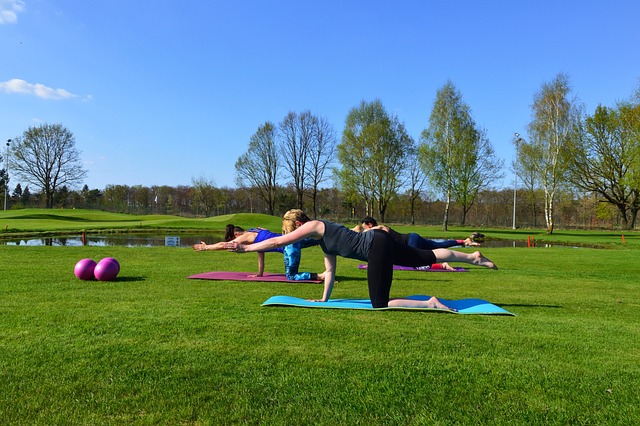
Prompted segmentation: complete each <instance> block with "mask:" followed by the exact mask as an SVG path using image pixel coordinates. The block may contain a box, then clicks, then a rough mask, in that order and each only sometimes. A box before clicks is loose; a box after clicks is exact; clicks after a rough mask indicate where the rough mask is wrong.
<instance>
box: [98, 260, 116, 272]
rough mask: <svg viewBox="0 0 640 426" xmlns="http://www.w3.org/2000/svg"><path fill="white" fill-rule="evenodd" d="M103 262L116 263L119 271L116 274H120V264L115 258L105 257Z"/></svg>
mask: <svg viewBox="0 0 640 426" xmlns="http://www.w3.org/2000/svg"><path fill="white" fill-rule="evenodd" d="M102 261H105V262H107V261H109V262H112V263H115V264H116V267H117V268H116V269H117V270H118V272H116V274H119V273H120V262H118V261H117V260H116V259H115V258H113V257H105V258H104V259H102V260H101V262H102Z"/></svg>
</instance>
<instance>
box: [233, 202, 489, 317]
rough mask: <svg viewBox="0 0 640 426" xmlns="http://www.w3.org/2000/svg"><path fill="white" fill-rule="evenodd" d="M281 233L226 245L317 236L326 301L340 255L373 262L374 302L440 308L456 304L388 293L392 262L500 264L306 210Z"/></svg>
mask: <svg viewBox="0 0 640 426" xmlns="http://www.w3.org/2000/svg"><path fill="white" fill-rule="evenodd" d="M282 233H283V235H282V236H280V237H274V238H270V239H268V240H265V241H262V242H261V243H257V244H251V245H243V244H242V243H240V242H237V241H232V242H229V243H226V244H225V246H226V247H227V249H228V250H229V251H233V252H237V253H245V252H250V251H260V250H269V249H275V248H278V247H282V246H284V245H287V244H291V243H294V242H296V241H301V240H303V239H305V238H312V239H314V240H318V241H319V244H320V247H322V251H323V252H324V264H325V272H324V292H323V294H322V299H319V300H316V301H317V302H326V301H328V300H329V297H330V296H331V291H332V290H333V284H334V280H335V272H336V271H335V269H336V256H342V257H346V258H350V259H358V260H360V261H366V262H368V263H369V265H368V268H367V280H368V286H369V297H370V299H371V305H372V306H373V307H374V308H384V307H387V306H392V307H408V308H439V309H445V310H453V309H451V308H449V307H447V306H445V305H444V304H443V303H442V302H440V301H439V300H438V299H437V298H436V297H432V298H430V299H429V300H412V299H407V298H394V299H390V298H389V292H390V289H391V282H392V279H393V265H394V264H396V265H402V266H414V267H416V266H423V265H431V264H434V263H437V262H464V263H470V264H473V265H478V266H485V267H488V268H493V269H498V268H497V267H496V266H495V265H494V263H493V262H491V261H490V260H489V259H487V258H486V257H484V256H483V255H482V254H481V253H480V252H474V253H471V254H468V253H460V252H455V251H451V250H448V249H435V250H420V249H416V248H413V247H409V246H408V245H406V244H400V243H398V242H397V241H395V240H393V239H392V238H391V237H390V236H389V234H388V233H387V232H385V231H383V230H373V231H371V232H365V233H358V232H355V231H352V230H351V229H348V228H346V227H344V226H342V225H339V224H337V223H333V222H329V221H326V220H311V219H309V217H308V216H307V215H306V214H305V213H304V212H303V211H302V210H289V211H288V212H287V213H285V215H284V217H283V220H282Z"/></svg>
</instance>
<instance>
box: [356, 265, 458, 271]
mask: <svg viewBox="0 0 640 426" xmlns="http://www.w3.org/2000/svg"><path fill="white" fill-rule="evenodd" d="M367 266H368V265H367V264H364V265H358V269H367ZM421 268H422V267H420V266H419V267H417V268H414V267H413V266H400V265H393V270H394V271H417V272H469V271H467V270H466V269H464V268H460V267H456V270H455V271H448V270H446V269H426V268H425V269H421Z"/></svg>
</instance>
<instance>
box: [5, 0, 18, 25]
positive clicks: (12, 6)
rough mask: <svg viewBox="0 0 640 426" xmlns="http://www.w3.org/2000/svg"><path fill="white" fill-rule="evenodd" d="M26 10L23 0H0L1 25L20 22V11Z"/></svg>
mask: <svg viewBox="0 0 640 426" xmlns="http://www.w3.org/2000/svg"><path fill="white" fill-rule="evenodd" d="M23 10H24V2H23V1H21V0H0V25H3V24H15V23H16V22H18V13H20V12H22V11H23Z"/></svg>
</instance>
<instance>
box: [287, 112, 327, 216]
mask: <svg viewBox="0 0 640 426" xmlns="http://www.w3.org/2000/svg"><path fill="white" fill-rule="evenodd" d="M316 120H317V119H316V117H314V116H313V115H312V114H311V112H310V111H305V112H302V113H300V114H297V113H295V112H289V114H287V116H286V117H285V118H284V120H282V122H281V123H280V126H279V129H280V135H281V138H280V141H279V144H278V145H279V151H280V152H281V153H282V159H283V163H284V164H283V165H284V168H285V169H286V170H287V171H288V172H289V175H290V176H291V179H292V181H293V182H292V183H293V188H294V190H295V192H296V198H297V200H296V201H297V207H298V208H299V209H301V210H302V209H303V199H304V191H305V189H306V187H305V181H306V178H307V172H308V169H307V160H308V159H309V152H310V150H311V144H312V141H313V131H314V122H315V121H316Z"/></svg>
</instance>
